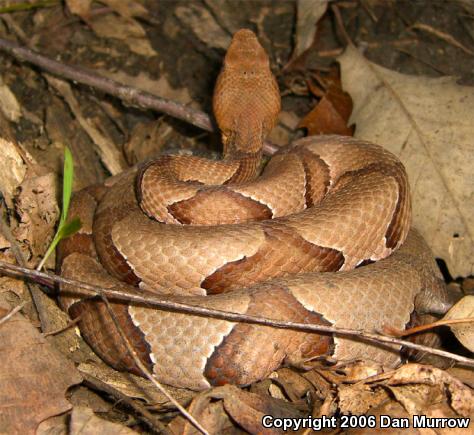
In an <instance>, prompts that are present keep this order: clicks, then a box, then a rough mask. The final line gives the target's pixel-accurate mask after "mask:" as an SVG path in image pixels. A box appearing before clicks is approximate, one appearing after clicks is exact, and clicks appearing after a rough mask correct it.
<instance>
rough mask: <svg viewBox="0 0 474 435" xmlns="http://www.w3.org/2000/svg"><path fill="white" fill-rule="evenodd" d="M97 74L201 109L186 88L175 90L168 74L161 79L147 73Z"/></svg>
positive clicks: (104, 72) (100, 71) (103, 71)
mask: <svg viewBox="0 0 474 435" xmlns="http://www.w3.org/2000/svg"><path fill="white" fill-rule="evenodd" d="M97 72H98V73H99V74H102V75H103V76H105V77H108V78H109V79H112V80H116V81H117V82H120V83H123V84H125V85H128V86H132V87H135V88H137V89H140V90H142V91H146V92H149V93H150V94H153V95H156V96H158V97H162V98H168V99H170V100H176V101H179V102H180V103H183V104H188V103H190V106H191V107H195V108H198V107H199V106H198V105H197V104H196V103H193V102H192V101H191V100H192V98H191V94H190V93H189V91H188V90H187V89H186V88H178V89H175V88H173V87H172V86H171V85H170V82H169V80H168V77H167V76H166V74H161V76H160V78H159V79H154V78H152V77H150V76H149V75H148V74H146V73H145V72H140V74H138V75H137V76H131V75H128V74H126V73H125V72H123V71H118V72H110V71H106V70H98V71H97Z"/></svg>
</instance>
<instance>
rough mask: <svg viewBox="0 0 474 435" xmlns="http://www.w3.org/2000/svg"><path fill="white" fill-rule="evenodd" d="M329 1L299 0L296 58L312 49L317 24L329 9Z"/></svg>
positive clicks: (297, 4)
mask: <svg viewBox="0 0 474 435" xmlns="http://www.w3.org/2000/svg"><path fill="white" fill-rule="evenodd" d="M327 3H328V2H327V0H319V1H317V2H315V1H314V0H298V1H297V3H296V8H297V21H296V47H295V52H294V55H293V56H294V57H298V56H299V55H300V54H302V53H303V52H305V51H306V50H307V49H308V48H310V47H311V45H312V44H313V41H314V37H315V35H316V30H317V27H316V26H317V23H318V21H319V19H320V18H321V17H322V16H323V15H324V13H325V12H326V9H327V7H328V5H327Z"/></svg>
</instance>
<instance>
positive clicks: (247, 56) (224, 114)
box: [213, 29, 280, 158]
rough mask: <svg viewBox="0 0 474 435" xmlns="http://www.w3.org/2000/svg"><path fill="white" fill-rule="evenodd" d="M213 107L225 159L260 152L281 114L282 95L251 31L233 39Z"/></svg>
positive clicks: (237, 33) (215, 92)
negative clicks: (220, 133)
mask: <svg viewBox="0 0 474 435" xmlns="http://www.w3.org/2000/svg"><path fill="white" fill-rule="evenodd" d="M213 107H214V115H215V117H216V120H217V123H218V125H219V128H220V129H221V131H222V138H223V142H224V157H226V158H232V155H233V154H235V155H239V156H241V155H242V154H245V153H248V154H256V153H258V152H260V150H261V148H262V146H263V139H264V138H265V136H266V135H267V134H268V133H269V132H270V130H271V129H272V128H273V126H274V125H275V123H276V120H277V117H278V113H279V112H280V93H279V90H278V84H277V82H276V80H275V77H274V76H273V74H272V72H271V69H270V60H269V58H268V56H267V54H266V53H265V50H264V49H263V47H262V46H261V45H260V43H259V42H258V39H257V37H256V36H255V34H254V33H253V32H252V31H250V30H248V29H241V30H239V31H238V32H236V33H235V34H234V37H233V38H232V42H231V44H230V46H229V49H228V50H227V54H226V56H225V59H224V65H223V68H222V70H221V73H220V74H219V77H218V79H217V83H216V87H215V89H214V99H213Z"/></svg>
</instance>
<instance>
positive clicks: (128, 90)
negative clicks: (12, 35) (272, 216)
mask: <svg viewBox="0 0 474 435" xmlns="http://www.w3.org/2000/svg"><path fill="white" fill-rule="evenodd" d="M0 50H2V51H4V52H6V53H9V54H11V55H12V56H14V57H15V58H16V59H18V60H20V61H22V62H29V63H31V64H33V65H36V66H38V67H40V68H41V69H43V70H45V71H47V72H49V73H51V74H54V75H56V76H59V77H61V78H65V79H68V80H72V81H73V82H75V83H81V84H83V85H87V86H90V87H92V88H94V89H98V90H100V91H102V92H105V93H107V94H109V95H113V96H114V97H117V98H120V99H121V100H122V102H123V103H124V104H125V105H128V106H133V107H138V108H141V109H152V110H156V111H158V112H162V113H166V114H167V115H169V116H172V117H173V118H177V119H180V120H182V121H185V122H187V123H189V124H192V125H194V126H195V127H198V128H201V129H203V130H206V131H214V130H215V127H214V125H213V123H212V121H211V118H210V117H209V115H208V114H207V113H205V112H202V111H200V110H196V109H193V108H192V107H188V106H186V105H184V104H182V103H178V102H177V101H173V100H168V99H166V98H162V97H158V96H156V95H153V94H150V93H149V92H146V91H142V90H140V89H137V88H133V87H131V86H127V85H124V84H123V83H119V82H116V81H115V80H111V79H108V78H106V77H102V76H100V75H97V74H96V73H94V72H92V71H91V70H88V69H86V68H83V67H80V66H70V65H66V64H64V63H62V62H58V61H57V60H54V59H51V58H49V57H46V56H43V55H41V54H39V53H36V52H35V51H33V50H30V49H29V48H26V47H22V46H20V45H19V44H17V43H16V42H13V41H9V40H7V39H2V38H0ZM263 150H264V152H265V154H268V155H272V154H274V153H275V152H276V151H277V150H278V147H277V146H276V145H274V144H271V143H269V142H265V144H264V149H263Z"/></svg>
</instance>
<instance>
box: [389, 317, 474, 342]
mask: <svg viewBox="0 0 474 435" xmlns="http://www.w3.org/2000/svg"><path fill="white" fill-rule="evenodd" d="M460 323H474V317H466V318H464V319H446V320H444V319H442V320H438V321H436V322H432V323H428V324H426V325H419V326H415V327H413V328H410V329H406V330H405V331H398V330H391V331H390V335H392V336H394V337H406V336H408V335H412V334H418V333H419V332H424V331H428V330H430V329H434V328H437V327H438V326H450V325H458V324H460Z"/></svg>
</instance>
